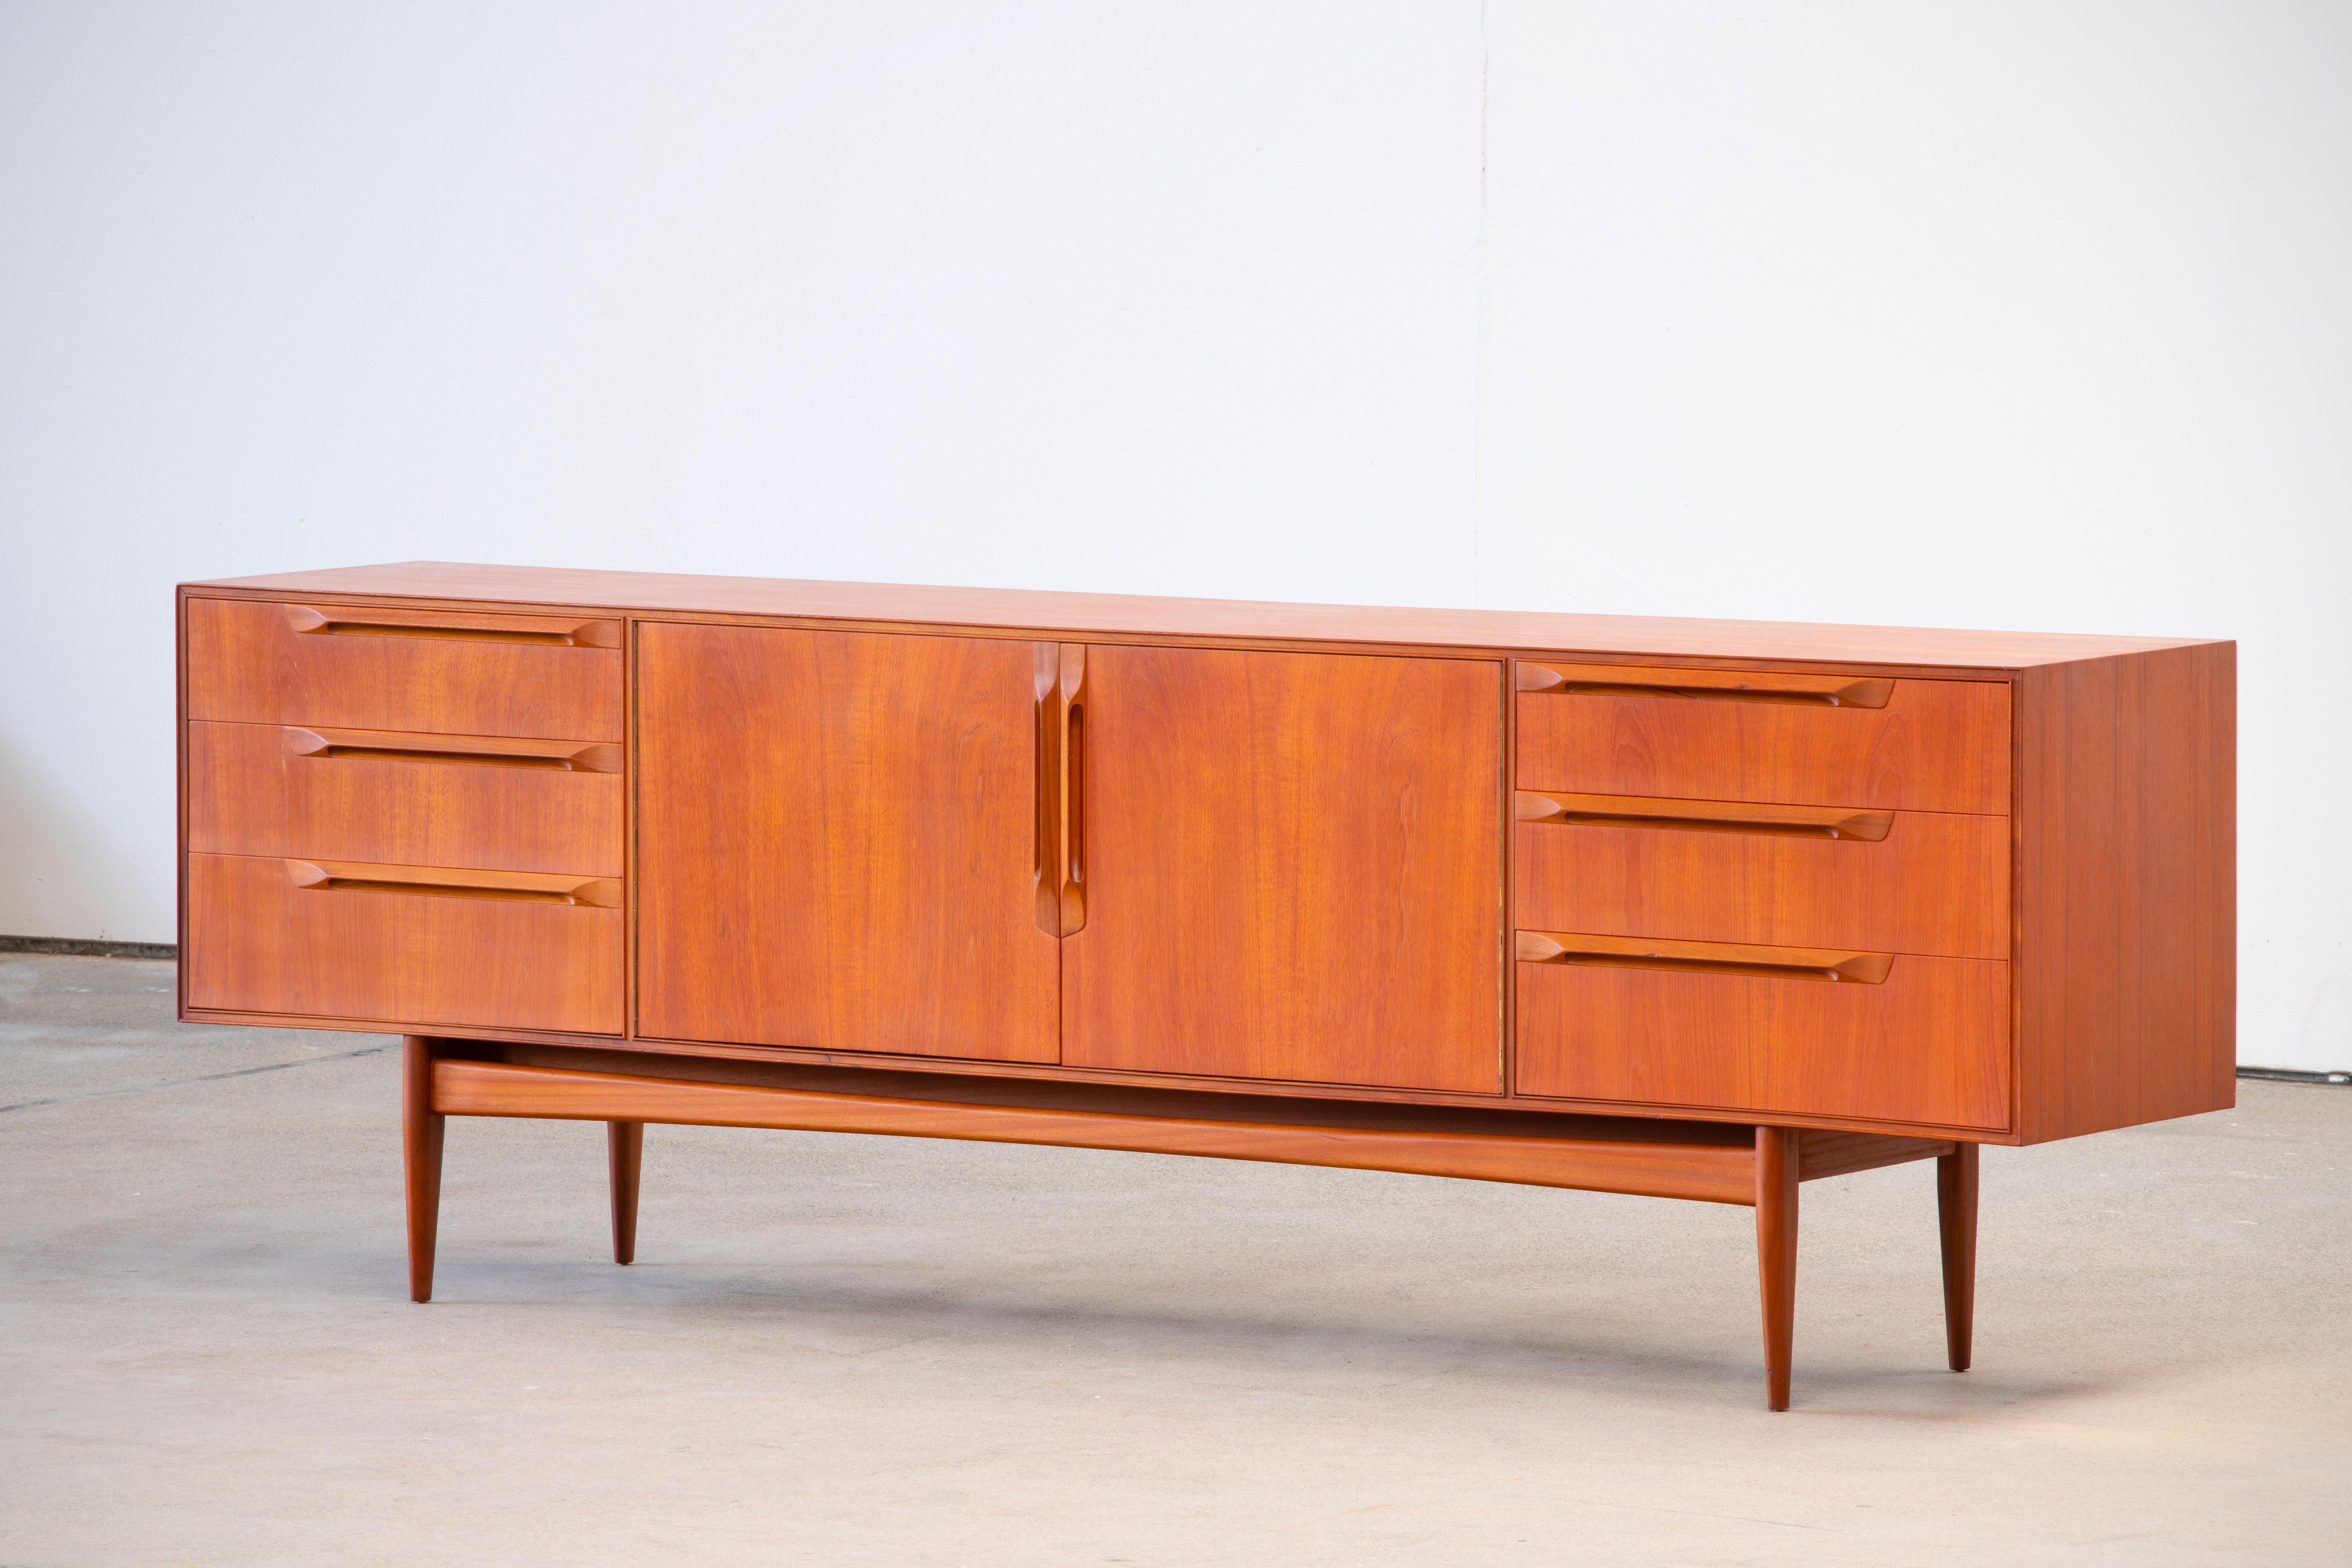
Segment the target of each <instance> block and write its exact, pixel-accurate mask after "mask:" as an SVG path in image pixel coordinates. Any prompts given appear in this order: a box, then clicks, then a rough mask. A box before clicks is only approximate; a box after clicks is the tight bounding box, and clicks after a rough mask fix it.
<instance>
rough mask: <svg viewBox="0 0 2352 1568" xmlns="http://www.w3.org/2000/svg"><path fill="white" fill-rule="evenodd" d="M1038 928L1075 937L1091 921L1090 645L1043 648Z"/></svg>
mask: <svg viewBox="0 0 2352 1568" xmlns="http://www.w3.org/2000/svg"><path fill="white" fill-rule="evenodd" d="M1035 670H1036V681H1037V925H1038V929H1039V930H1041V931H1045V933H1046V934H1047V935H1048V936H1057V937H1061V936H1070V935H1074V934H1075V933H1076V932H1077V931H1081V930H1083V929H1085V926H1086V923H1087V889H1086V809H1087V807H1086V799H1087V787H1086V786H1087V775H1086V757H1087V746H1086V688H1087V649H1086V645H1085V644H1084V643H1038V644H1037V645H1036V664H1035Z"/></svg>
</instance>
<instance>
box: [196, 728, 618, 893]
mask: <svg viewBox="0 0 2352 1568" xmlns="http://www.w3.org/2000/svg"><path fill="white" fill-rule="evenodd" d="M621 805H622V779H621V748H620V747H618V746H617V745H612V744H608V743H601V742H599V743H592V742H571V741H530V740H519V739H515V738H512V737H507V736H481V735H412V734H404V733H401V732H397V731H373V730H338V729H321V730H307V729H300V728H297V727H295V726H293V725H279V724H212V723H198V724H191V725H189V726H188V847H189V848H190V849H192V850H195V851H197V852H199V853H202V854H210V855H268V856H298V857H303V858H317V857H322V856H323V857H326V858H331V859H340V860H373V861H383V862H386V863H389V864H392V865H396V866H474V867H479V868H483V869H485V870H492V871H559V872H560V871H573V872H580V873H583V874H586V875H593V876H598V877H618V876H620V875H621V874H622V869H623V854H622V849H623V843H622V828H621Z"/></svg>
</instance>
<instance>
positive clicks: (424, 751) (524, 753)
mask: <svg viewBox="0 0 2352 1568" xmlns="http://www.w3.org/2000/svg"><path fill="white" fill-rule="evenodd" d="M281 729H282V730H283V731H284V733H285V736H286V749H287V750H288V751H289V752H292V753H293V754H294V755H295V756H298V757H310V758H313V759H316V760H318V761H320V762H340V761H344V760H353V761H363V762H379V763H467V764H469V765H473V766H479V767H494V768H552V769H555V770H557V771H559V772H562V773H619V772H620V771H621V748H620V747H618V746H616V745H614V744H611V743H610V742H592V741H528V740H518V739H514V738H511V737H509V736H505V735H412V734H406V733H404V732H402V731H393V730H298V729H296V728H295V727H294V726H292V725H290V724H288V725H283V726H281Z"/></svg>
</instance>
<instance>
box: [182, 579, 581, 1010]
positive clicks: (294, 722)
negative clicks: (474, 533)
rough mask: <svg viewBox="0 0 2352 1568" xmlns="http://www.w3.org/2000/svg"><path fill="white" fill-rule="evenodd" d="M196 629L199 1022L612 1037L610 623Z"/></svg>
mask: <svg viewBox="0 0 2352 1568" xmlns="http://www.w3.org/2000/svg"><path fill="white" fill-rule="evenodd" d="M186 615H187V624H186V627H185V634H184V635H185V637H186V646H187V659H186V668H188V670H189V671H190V672H191V673H190V679H189V686H188V689H187V691H186V693H185V702H186V713H187V720H188V723H187V734H186V753H185V757H186V768H187V791H186V799H187V814H188V820H187V824H186V828H187V839H186V842H187V847H188V855H187V864H186V877H187V881H186V891H185V896H186V899H187V901H188V919H187V921H186V922H185V929H186V931H188V933H189V944H190V945H189V951H188V952H186V953H185V954H184V960H185V963H184V971H185V981H184V984H185V985H186V987H187V1001H188V1005H190V1006H191V1007H194V1008H199V1009H207V1010H217V1011H222V1012H232V1013H234V1012H247V1013H256V1014H271V1015H280V1016H293V1017H299V1018H303V1019H306V1020H314V1021H331V1020H337V1019H343V1020H352V1021H355V1022H359V1023H362V1024H365V1023H369V1022H372V1021H377V1020H400V1021H403V1022H406V1023H412V1024H418V1025H432V1024H446V1025H451V1026H476V1027H511V1028H520V1029H531V1030H546V1031H551V1032H562V1033H581V1034H602V1035H619V1034H621V1033H622V1031H623V1024H624V1016H625V1007H624V1003H625V977H626V964H625V918H626V916H625V910H624V907H623V905H624V901H625V900H624V898H623V889H624V886H625V883H624V876H625V867H626V838H625V815H624V796H625V783H626V781H625V775H624V773H623V749H622V739H623V733H624V725H625V687H624V681H623V672H622V655H621V631H622V623H621V622H619V621H618V620H612V619H601V618H594V617H572V616H523V615H503V614H487V613H484V614H477V613H470V612H467V611H461V610H460V611H441V610H429V611H427V610H409V609H397V608H365V609H352V608H349V607H335V606H324V607H322V606H311V605H300V604H285V603H272V602H265V601H256V600H238V599H205V598H192V599H190V600H188V601H187V607H186ZM386 895H392V896H386Z"/></svg>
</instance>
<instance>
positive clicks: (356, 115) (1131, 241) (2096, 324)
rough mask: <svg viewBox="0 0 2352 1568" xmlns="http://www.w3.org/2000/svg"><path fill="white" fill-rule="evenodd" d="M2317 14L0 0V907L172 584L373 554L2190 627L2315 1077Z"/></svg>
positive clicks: (78, 818)
mask: <svg viewBox="0 0 2352 1568" xmlns="http://www.w3.org/2000/svg"><path fill="white" fill-rule="evenodd" d="M2347 106H2352V8H2347V7H2345V6H2342V5H2324V4H2323V5H2280V4H2261V3H2256V0H2205V3H2200V4H2195V5H2159V4H2151V3H2147V0H2136V3H2131V4H2115V5H2106V4H2100V5H2092V4H2080V3H2077V4H2058V5H2053V4H2046V3H2044V4H2033V5H1989V4H1984V3H1980V0H1979V3H1959V0H1954V3H1950V4H1937V5H1889V4H1883V3H1881V4H1856V5H1828V4H1820V3H1812V4H1798V3H1788V4H1781V5H1773V6H1754V5H1739V4H1725V5H1689V4H1671V3H1664V4H1662V3H1657V0H1622V3H1620V4H1611V5H1574V4H1560V3H1559V0H1540V3H1539V0H1488V4H1487V5H1486V6H1485V7H1484V10H1483V15H1482V9H1481V7H1480V6H1479V5H1476V4H1475V0H1456V3H1454V4H1447V5H1439V4H1433V3H1426V0H1424V3H1422V4H1404V5H1392V6H1387V7H1381V6H1373V5H1364V4H1360V3H1359V4H1349V5H1339V4H1333V5H1308V4H1302V3H1298V0H1280V3H1276V0H1255V3H1253V4H1246V5H1225V6H1217V5H1194V6H1189V7H1182V8H1175V7H1141V6H1118V7H1109V6H1099V5H1076V4H1073V5H1040V4H1028V3H1020V4H1013V3H1008V4H1002V5H991V6H975V5H935V6H921V5H879V4H873V3H865V4H840V5H793V6H777V5H765V4H744V5H720V4H703V5H695V6H677V7H670V6H655V5H601V6H600V5H583V4H564V5H557V4H552V3H547V4H516V3H507V4H480V3H476V4H470V5H404V6H399V7H393V6H380V7H373V8H362V7H357V6H343V7H320V6H314V5H290V4H289V5H262V4H254V3H249V0H248V3H240V4H215V5H181V4H169V5H166V4H155V5H106V4H101V3H92V0H52V3H47V4H33V5H28V4H21V3H19V4H14V5H0V400H5V401H0V538H5V583H0V594H5V605H4V606H0V661H5V663H0V668H5V670H6V671H7V679H5V682H0V931H9V932H16V933H24V934H55V935H76V936H97V935H105V936H111V937H117V938H124V939H130V940H148V941H156V940H163V941H168V940H170V937H171V934H172V911H171V901H172V892H171V889H172V885H173V878H172V813H171V736H170V730H171V683H170V639H169V625H168V622H169V603H170V601H169V588H170V585H171V584H173V582H175V581H178V580H180V579H182V578H186V577H206V576H221V575H228V574H237V573H245V572H256V571H268V570H278V569H286V568H294V567H303V566H314V565H331V564H338V563H352V562H361V561H371V560H394V559H408V558H415V557H420V556H430V557H443V558H453V559H474V560H491V561H517V562H535V563H551V564H568V565H589V566H632V567H643V568H650V569H669V570H684V571H739V572H748V573H760V574H776V575H794V576H839V577H861V578H877V579H884V580H898V581H927V582H956V583H977V584H1014V585H1024V586H1036V587H1066V588H1103V589H1118V590H1127V591H1135V592H1169V593H1193V594H1218V595H1234V596H1245V597H1266V598H1314V599H1324V600H1337V601H1357V602H1391V603H1422V604H1457V605H1468V604H1484V605H1511V606H1523V607H1546V608H1562V609H1593V610H1612V611H1622V612H1634V613H1657V614H1684V615H1738V616H1769V617H1782V618H1825V619H1852V620H1867V621H1879V622H1895V623H1904V622H1910V623H1928V624H1945V625H1974V626H2030V627H2042V628H2049V629H2060V630H2087V631H2136V632H2151V633H2180V634H2200V635H2213V636H2231V637H2239V638H2241V639H2242V644H2243V654H2242V658H2243V668H2242V679H2243V693H2242V695H2243V722H2244V736H2243V786H2242V787H2243V795H2244V807H2245V809H2244V821H2243V827H2242V834H2243V837H2242V854H2243V862H2244V879H2243V916H2244V922H2243V966H2242V979H2243V995H2244V1003H2243V1009H2242V1011H2243V1047H2242V1054H2243V1056H2244V1057H2245V1058H2246V1059H2248V1060H2250V1061H2258V1062H2264V1063H2270V1064H2274V1065H2301V1066H2312V1067H2320V1066H2324V1067H2344V1066H2352V958H2347V937H2352V891H2347V889H2352V875H2347V873H2352V830H2347V827H2346V826H2344V812H2343V805H2342V797H2343V784H2342V782H2341V781H2343V780H2344V779H2345V778H2346V777H2347V773H2352V742H2347V730H2352V722H2347V721H2352V701H2347V699H2346V698H2345V696H2344V687H2343V685H2342V674H2341V672H2342V671H2344V670H2345V669H2346V668H2352V631H2347V625H2352V616H2347V615H2346V614H2345V613H2344V612H2343V610H2342V609H2340V608H2339V607H2338V606H2339V605H2340V603H2341V602H2342V601H2343V599H2344V598H2345V596H2346V587H2347V582H2352V570H2347V568H2352V552H2348V551H2347V533H2352V455H2348V454H2347V431H2352V306H2347V290H2346V289H2345V287H2344V286H2343V284H2342V282H2341V279H2344V278H2347V277H2352V181H2347V178H2346V177H2345V169H2346V167H2347V163H2346V159H2347V153H2352V108H2347Z"/></svg>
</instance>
